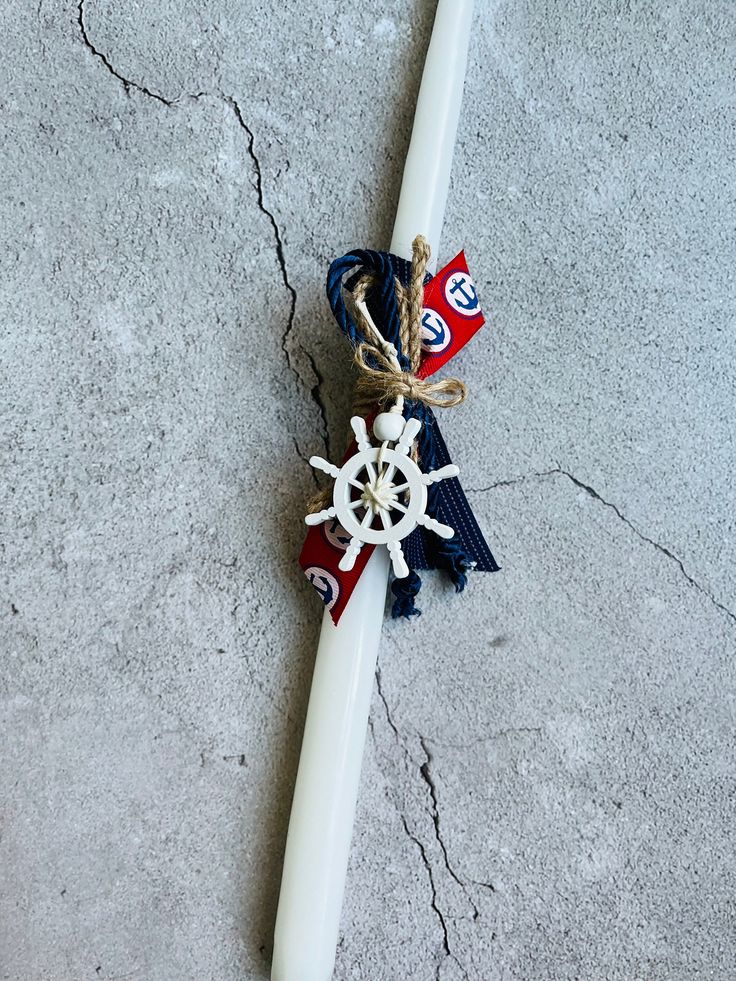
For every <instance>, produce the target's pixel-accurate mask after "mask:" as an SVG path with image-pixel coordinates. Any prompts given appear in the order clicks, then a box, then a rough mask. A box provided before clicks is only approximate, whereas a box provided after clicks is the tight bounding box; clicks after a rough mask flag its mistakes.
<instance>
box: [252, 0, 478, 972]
mask: <svg viewBox="0 0 736 981" xmlns="http://www.w3.org/2000/svg"><path fill="white" fill-rule="evenodd" d="M472 12H473V0H439V3H438V5H437V11H436V14H435V22H434V27H433V30H432V38H431V41H430V45H429V50H428V52H427V58H426V62H425V67H424V74H423V76H422V83H421V87H420V90H419V98H418V101H417V107H416V113H415V118H414V126H413V130H412V137H411V143H410V146H409V151H408V155H407V160H406V167H405V170H404V177H403V182H402V186H401V195H400V199H399V206H398V211H397V215H396V222H395V225H394V232H393V237H392V240H391V251H392V252H394V253H395V254H396V255H399V256H401V257H403V258H405V259H410V258H411V254H412V249H411V243H412V241H413V240H414V238H415V236H416V235H418V234H423V235H424V236H425V237H426V238H427V239H428V241H429V243H430V246H431V248H432V256H433V261H434V257H436V255H437V247H438V244H439V237H440V232H441V229H442V220H443V216H444V211H445V204H446V201H447V192H448V188H449V182H450V169H451V166H452V155H453V150H454V146H455V139H456V135H457V126H458V120H459V116H460V105H461V102H462V91H463V82H464V79H465V71H466V65H467V54H468V44H469V40H470V24H471V19H472ZM389 561H390V560H389V553H388V551H387V550H386V549H385V548H382V547H381V548H376V549H375V550H374V551H373V554H372V555H371V557H370V559H369V561H368V564H367V565H366V567H365V569H364V570H363V573H362V574H361V576H360V579H359V580H358V583H357V586H356V587H355V591H354V592H353V594H352V596H351V597H350V600H349V602H348V604H347V607H346V608H345V611H344V612H343V614H342V616H341V618H340V622H339V624H338V625H335V624H334V623H333V622H332V618H331V616H330V614H329V612H328V611H325V613H324V616H323V620H322V631H321V634H320V641H319V648H318V650H317V659H316V662H315V667H314V675H313V678H312V688H311V693H310V697H309V708H308V710H307V720H306V724H305V727H304V736H303V739H302V749H301V756H300V760H299V771H298V774H297V779H296V785H295V788H294V798H293V802H292V808H291V819H290V821H289V833H288V837H287V842H286V853H285V856H284V870H283V875H282V880H281V893H280V896H279V906H278V913H277V917H276V929H275V934H274V954H273V967H272V973H271V978H272V981H329V979H330V978H331V977H332V973H333V969H334V964H335V951H336V947H337V939H338V931H339V927H340V912H341V909H342V900H343V893H344V890H345V877H346V873H347V865H348V855H349V851H350V839H351V837H352V829H353V821H354V818H355V806H356V802H357V797H358V785H359V782H360V768H361V762H362V757H363V750H364V747H365V737H366V729H367V725H368V713H369V709H370V702H371V694H372V690H373V679H374V676H375V670H376V661H377V658H378V647H379V642H380V637H381V625H382V622H383V616H384V608H385V603H386V588H387V584H388V572H389Z"/></svg>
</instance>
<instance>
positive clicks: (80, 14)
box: [77, 0, 176, 108]
mask: <svg viewBox="0 0 736 981" xmlns="http://www.w3.org/2000/svg"><path fill="white" fill-rule="evenodd" d="M84 3H85V0H79V4H78V5H77V22H78V24H79V30H80V32H81V35H82V41H83V42H84V44H85V47H87V48H88V49H89V50H90V51H91V52H92V54H93V55H94V57H95V58H98V59H99V60H100V61H101V62H102V64H103V65H104V66H105V68H106V69H107V70H108V72H109V73H110V74H111V75H112V76H113V78H116V79H117V80H118V81H119V82H121V83H122V86H123V88H124V89H125V93H126V95H130V90H131V89H135V90H136V92H140V93H141V94H142V95H146V96H148V98H149V99H155V100H156V102H160V103H161V104H162V105H164V106H168V107H169V108H171V107H172V106H174V105H176V100H172V99H166V98H164V96H162V95H159V93H158V92H152V91H151V89H148V88H146V86H145V85H141V84H140V82H134V81H132V79H130V78H126V77H125V75H121V74H120V72H119V71H118V70H117V69H116V68H115V67H114V65H113V64H112V63H111V62H110V60H109V59H108V57H107V55H106V54H105V53H104V52H103V51H100V50H99V48H96V47H95V45H94V44H93V43H92V41H91V40H90V37H89V34H88V33H87V25H86V24H85V22H84Z"/></svg>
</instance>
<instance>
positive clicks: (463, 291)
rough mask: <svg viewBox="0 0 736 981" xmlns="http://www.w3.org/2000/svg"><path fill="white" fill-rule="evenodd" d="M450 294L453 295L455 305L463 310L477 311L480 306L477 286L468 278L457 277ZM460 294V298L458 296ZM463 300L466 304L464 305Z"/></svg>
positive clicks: (454, 278) (454, 279)
mask: <svg viewBox="0 0 736 981" xmlns="http://www.w3.org/2000/svg"><path fill="white" fill-rule="evenodd" d="M448 292H449V293H450V294H451V295H452V299H453V302H454V305H455V306H456V307H459V308H460V309H462V310H475V309H476V308H477V306H478V294H477V293H476V291H475V286H473V284H472V282H471V281H470V280H469V279H468V277H466V276H455V277H453V279H452V285H451V286H450V288H449V290H448ZM457 294H459V296H458V295H457ZM463 300H465V302H464V303H463Z"/></svg>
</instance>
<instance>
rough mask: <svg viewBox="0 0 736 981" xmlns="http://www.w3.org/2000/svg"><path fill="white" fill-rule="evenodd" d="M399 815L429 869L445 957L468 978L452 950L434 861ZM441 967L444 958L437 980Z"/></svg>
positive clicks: (439, 967)
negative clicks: (433, 865)
mask: <svg viewBox="0 0 736 981" xmlns="http://www.w3.org/2000/svg"><path fill="white" fill-rule="evenodd" d="M399 816H400V817H401V823H402V824H403V826H404V831H405V832H406V836H407V838H409V840H410V841H413V842H414V844H415V845H416V846H417V848H418V849H419V854H420V856H421V859H422V864H423V865H424V868H425V869H426V871H427V878H428V879H429V888H430V891H431V893H432V898H431V900H430V904H431V906H432V909H433V910H434V913H435V915H436V917H437V919H438V920H439V922H440V927H441V928H442V947H443V949H444V952H445V958H447V957H451V958H452V959H453V960H454V961H455V962H456V963H457V965H458V967H459V968H460V970H461V971H463V973H464V974H465V977H466V978H467V976H468V975H467V972H466V971H465V969H464V968H463V967H462V965H461V964H460V963H459V962H458V960H457V958H456V957H455V955H454V954H453V953H452V951H451V950H450V935H449V933H448V931H447V921H446V920H445V917H444V915H443V913H442V910H441V909H440V907H439V904H438V903H437V887H436V885H435V882H434V872H433V871H432V863H431V862H430V861H429V858H428V857H427V851H426V849H425V847H424V845H423V844H422V842H421V841H420V840H419V838H417V836H416V835H414V834H412V832H411V831H410V829H409V825H408V823H407V820H406V817H405V816H404V814H400V815H399ZM443 960H444V958H443ZM441 968H442V960H441V961H440V962H439V963H438V964H437V969H436V975H435V976H436V979H437V981H439V978H440V970H441Z"/></svg>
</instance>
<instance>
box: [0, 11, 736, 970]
mask: <svg viewBox="0 0 736 981" xmlns="http://www.w3.org/2000/svg"><path fill="white" fill-rule="evenodd" d="M432 8H433V5H432V4H431V3H430V2H426V3H425V2H423V0H398V2H396V3H388V2H387V0H381V2H379V3H375V4H370V5H369V4H344V3H337V2H332V0H322V2H317V3H315V4H307V3H297V2H293V0H292V2H285V3H282V4H275V3H273V4H271V3H264V2H258V3H256V2H247V0H244V2H242V3H239V4H232V3H226V2H224V0H202V2H200V3H198V4H187V3H183V2H180V0H165V2H161V3H158V4H150V3H143V2H128V3H125V4H120V3H114V2H113V0H104V2H103V0H84V2H83V4H80V5H79V6H77V5H76V4H75V3H73V2H52V0H39V2H38V3H33V4H31V3H27V2H23V3H11V2H9V0H5V3H4V4H3V13H4V17H3V35H4V36H3V41H2V48H3V57H2V60H1V62H0V73H1V75H2V82H1V86H0V98H1V99H2V124H3V125H2V143H3V166H2V171H1V172H0V182H1V185H2V194H1V198H2V207H3V222H2V238H3V241H2V249H1V251H0V257H1V258H0V262H1V265H2V292H1V303H2V315H1V318H0V336H1V337H2V393H3V394H2V403H3V405H2V412H3V415H2V489H3V503H2V517H1V519H0V520H1V522H2V539H1V543H2V574H1V579H0V615H1V616H2V642H3V643H2V646H3V659H2V695H3V697H2V724H3V735H4V748H3V753H2V780H3V831H2V840H1V841H0V855H1V857H2V866H3V874H2V886H1V895H0V919H1V920H2V933H1V939H0V965H1V976H2V977H3V978H5V979H12V981H84V979H90V981H97V979H110V981H111V979H123V978H125V979H135V981H194V979H210V978H212V979H215V978H216V979H218V981H235V979H238V981H240V979H248V981H256V979H265V978H266V977H267V974H268V964H269V957H270V949H271V932H272V927H273V919H274V913H275V904H276V898H277V892H278V879H279V872H280V862H281V857H282V852H283V847H284V839H285V833H286V823H287V819H288V810H289V803H290V795H291V791H292V786H293V780H294V775H295V768H296V763H297V757H298V749H299V741H300V735H301V728H302V725H303V720H304V714H305V710H306V700H307V695H308V684H309V677H310V670H311V665H312V661H313V657H314V652H315V647H316V641H317V636H318V631H319V623H320V608H319V605H318V603H317V601H316V599H315V597H314V596H313V595H312V593H311V590H310V589H309V587H308V586H307V585H306V583H305V582H304V581H303V579H302V576H301V573H300V571H299V569H298V567H297V565H296V556H297V553H298V549H299V546H300V542H301V539H302V536H303V530H304V529H303V526H302V523H301V517H302V513H303V502H304V499H305V498H306V497H307V496H308V495H309V494H310V492H311V490H312V486H313V484H312V476H311V473H310V469H309V467H308V466H307V464H306V462H305V461H306V459H307V458H308V457H309V455H310V454H311V453H312V452H315V451H321V450H323V449H324V444H325V437H326V433H329V435H330V437H331V440H332V445H331V449H337V444H339V435H340V433H342V432H343V431H344V427H345V423H346V417H347V411H348V401H349V392H348V386H347V385H346V382H345V375H344V373H343V368H344V367H345V366H346V364H347V359H348V351H347V349H346V346H345V344H344V342H343V341H342V340H341V339H339V337H338V334H337V331H336V329H335V327H334V325H333V324H332V323H331V321H330V317H329V315H328V310H327V307H326V303H325V301H324V299H323V293H322V283H323V280H324V274H325V271H326V267H327V264H328V262H329V260H330V259H331V258H332V257H334V256H336V255H339V254H341V253H342V252H344V251H345V250H346V249H347V248H349V247H352V246H355V245H364V244H365V245H371V246H377V247H382V246H385V245H386V244H387V242H388V239H389V237H390V229H391V224H392V214H393V210H394V208H395V205H396V199H397V195H398V188H399V181H400V174H401V168H402V160H403V154H404V152H405V149H406V145H407V140H408V132H409V125H410V120H411V113H412V106H413V102H414V99H415V96H416V90H417V86H418V80H419V74H420V70H421V61H422V58H423V54H424V50H425V48H426V44H427V40H428V36H429V30H430V27H431V20H432ZM735 37H736V5H734V4H733V3H730V2H728V0H720V2H705V0H695V2H691V0H687V2H686V0H678V2H675V3H670V4H665V5H660V4H657V3H654V2H642V3H636V2H634V3H632V2H628V0H615V2H610V3H605V2H602V0H593V2H592V3H590V2H583V0H575V2H569V3H566V4H551V3H542V2H540V0H519V2H516V0H494V2H489V3H486V2H480V3H479V10H478V14H477V21H476V31H475V36H474V39H473V46H472V53H471V70H470V74H469V78H468V83H467V88H466V99H465V104H464V113H463V121H462V126H461V135H460V142H459V145H458V149H457V153H456V158H455V168H454V174H453V185H452V190H451V194H450V201H449V209H448V214H447V220H446V225H445V230H444V237H443V246H442V253H443V256H444V258H445V259H447V258H449V257H450V256H451V255H453V254H454V253H455V251H457V250H458V249H459V248H460V247H462V246H465V247H466V248H467V249H468V252H469V255H470V260H471V264H472V269H473V270H474V272H475V276H476V279H477V281H478V283H479V285H480V287H481V290H482V298H483V301H484V305H485V308H486V310H487V311H488V313H489V319H490V321H491V328H490V329H487V330H486V331H484V333H483V334H482V335H480V336H479V337H478V338H476V340H475V341H474V343H473V344H472V345H471V346H470V347H469V348H468V349H467V350H466V351H465V352H464V353H463V355H462V357H461V359H460V360H459V362H458V364H457V369H458V372H459V373H460V374H461V376H462V377H464V378H465V379H466V381H467V382H468V384H469V386H470V389H471V393H472V397H471V398H470V399H469V401H468V402H467V403H466V404H465V405H464V406H462V407H461V408H459V409H456V410H454V411H452V412H451V413H448V415H447V416H446V417H445V419H444V425H443V428H444V431H445V434H446V436H447V439H448V442H449V443H450V446H451V448H452V451H453V455H454V457H455V459H456V460H457V462H458V463H459V464H461V466H462V467H463V469H464V472H465V475H466V476H465V484H466V486H467V487H468V489H469V496H470V497H471V499H472V502H473V504H474V506H475V507H476V508H477V511H478V514H479V516H480V518H481V519H482V523H483V525H484V527H485V529H486V530H487V533H488V537H489V540H490V542H491V543H492V546H493V547H494V551H495V552H496V554H497V556H498V558H499V560H500V561H501V563H502V565H503V567H504V568H503V572H502V573H500V574H498V575H495V576H488V577H480V576H479V577H477V578H476V579H474V580H473V581H472V583H471V586H470V588H469V590H468V591H467V592H466V593H465V594H464V595H462V596H460V597H456V596H454V595H452V594H451V593H450V591H449V590H448V588H447V587H446V585H444V584H443V583H442V582H440V581H439V580H437V579H430V578H429V577H428V581H427V588H426V591H425V593H424V594H423V604H422V605H423V608H424V615H423V616H422V617H421V618H420V619H419V620H418V621H417V622H414V623H411V624H406V623H394V622H387V624H386V629H385V638H384V643H383V647H382V652H381V661H380V665H381V666H380V677H379V682H380V684H379V686H378V688H377V691H376V695H375V698H374V704H373V711H372V721H371V738H370V739H369V741H368V746H367V752H366V759H365V768H364V777H363V784H362V791H361V798H360V805H359V813H358V818H357V826H356V832H355V841H354V850H353V853H352V861H351V867H350V872H349V883H348V893H347V899H346V905H345V912H344V922H343V926H344V930H343V937H342V940H341V943H340V948H339V952H338V965H337V972H336V977H337V978H340V979H350V981H394V979H399V978H401V979H405V981H430V979H434V978H438V979H440V981H461V979H479V981H501V979H523V981H556V979H566V981H567V979H570V981H572V979H585V981H604V979H611V981H634V979H646V981H650V979H651V981H660V979H661V981H692V979H718V981H726V979H731V978H733V977H734V974H735V973H736V953H734V941H735V940H736V936H735V931H734V899H733V890H734V871H735V870H734V865H735V864H736V862H735V859H734V847H735V846H736V832H735V831H734V827H735V821H734V818H735V815H734V806H733V802H734V763H735V760H734V695H733V692H734V661H733V655H734V646H735V645H734V640H735V637H736V612H735V611H736V577H735V576H734V571H733V569H734V561H735V560H736V538H735V536H734V516H733V515H734V499H733V478H732V470H733V457H734V444H733V435H732V433H733V421H732V420H733V408H734V371H733V364H734V360H735V357H736V350H735V347H736V340H735V336H734V332H733V312H734V302H735V299H736V297H735V296H734V292H735V289H734V276H733V271H732V270H733V258H734V256H733V237H734V175H733V160H734V157H735V156H736V139H735V138H734V118H733V115H732V113H733V101H734V99H733V96H734V88H733V84H734V57H733V56H734V38H735Z"/></svg>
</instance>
